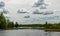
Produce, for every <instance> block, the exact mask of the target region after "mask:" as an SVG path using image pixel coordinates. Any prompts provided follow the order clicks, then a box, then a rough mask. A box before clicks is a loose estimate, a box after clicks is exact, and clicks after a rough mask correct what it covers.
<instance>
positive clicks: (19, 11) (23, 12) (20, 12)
mask: <svg viewBox="0 0 60 36" xmlns="http://www.w3.org/2000/svg"><path fill="white" fill-rule="evenodd" d="M17 13H19V14H25V13H28V12H27V11H21V10H18V11H17Z"/></svg>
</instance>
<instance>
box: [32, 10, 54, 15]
mask: <svg viewBox="0 0 60 36" xmlns="http://www.w3.org/2000/svg"><path fill="white" fill-rule="evenodd" d="M32 14H42V15H51V14H54V13H53V11H44V12H43V11H39V10H35V11H33V13H32Z"/></svg>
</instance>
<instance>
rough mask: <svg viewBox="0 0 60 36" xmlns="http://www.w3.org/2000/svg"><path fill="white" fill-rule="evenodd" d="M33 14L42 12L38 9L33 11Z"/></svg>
mask: <svg viewBox="0 0 60 36" xmlns="http://www.w3.org/2000/svg"><path fill="white" fill-rule="evenodd" d="M33 14H43V12H40V11H39V10H35V11H33Z"/></svg>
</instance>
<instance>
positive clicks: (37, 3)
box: [33, 0, 45, 7]
mask: <svg viewBox="0 0 60 36" xmlns="http://www.w3.org/2000/svg"><path fill="white" fill-rule="evenodd" d="M41 5H45V3H44V0H38V1H37V2H36V3H35V4H34V6H33V7H40V6H41Z"/></svg>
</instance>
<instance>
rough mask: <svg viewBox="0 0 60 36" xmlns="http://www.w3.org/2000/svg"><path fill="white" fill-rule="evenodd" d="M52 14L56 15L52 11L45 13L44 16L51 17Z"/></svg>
mask: <svg viewBox="0 0 60 36" xmlns="http://www.w3.org/2000/svg"><path fill="white" fill-rule="evenodd" d="M51 14H54V13H53V12H52V11H46V12H44V13H43V15H51Z"/></svg>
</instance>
